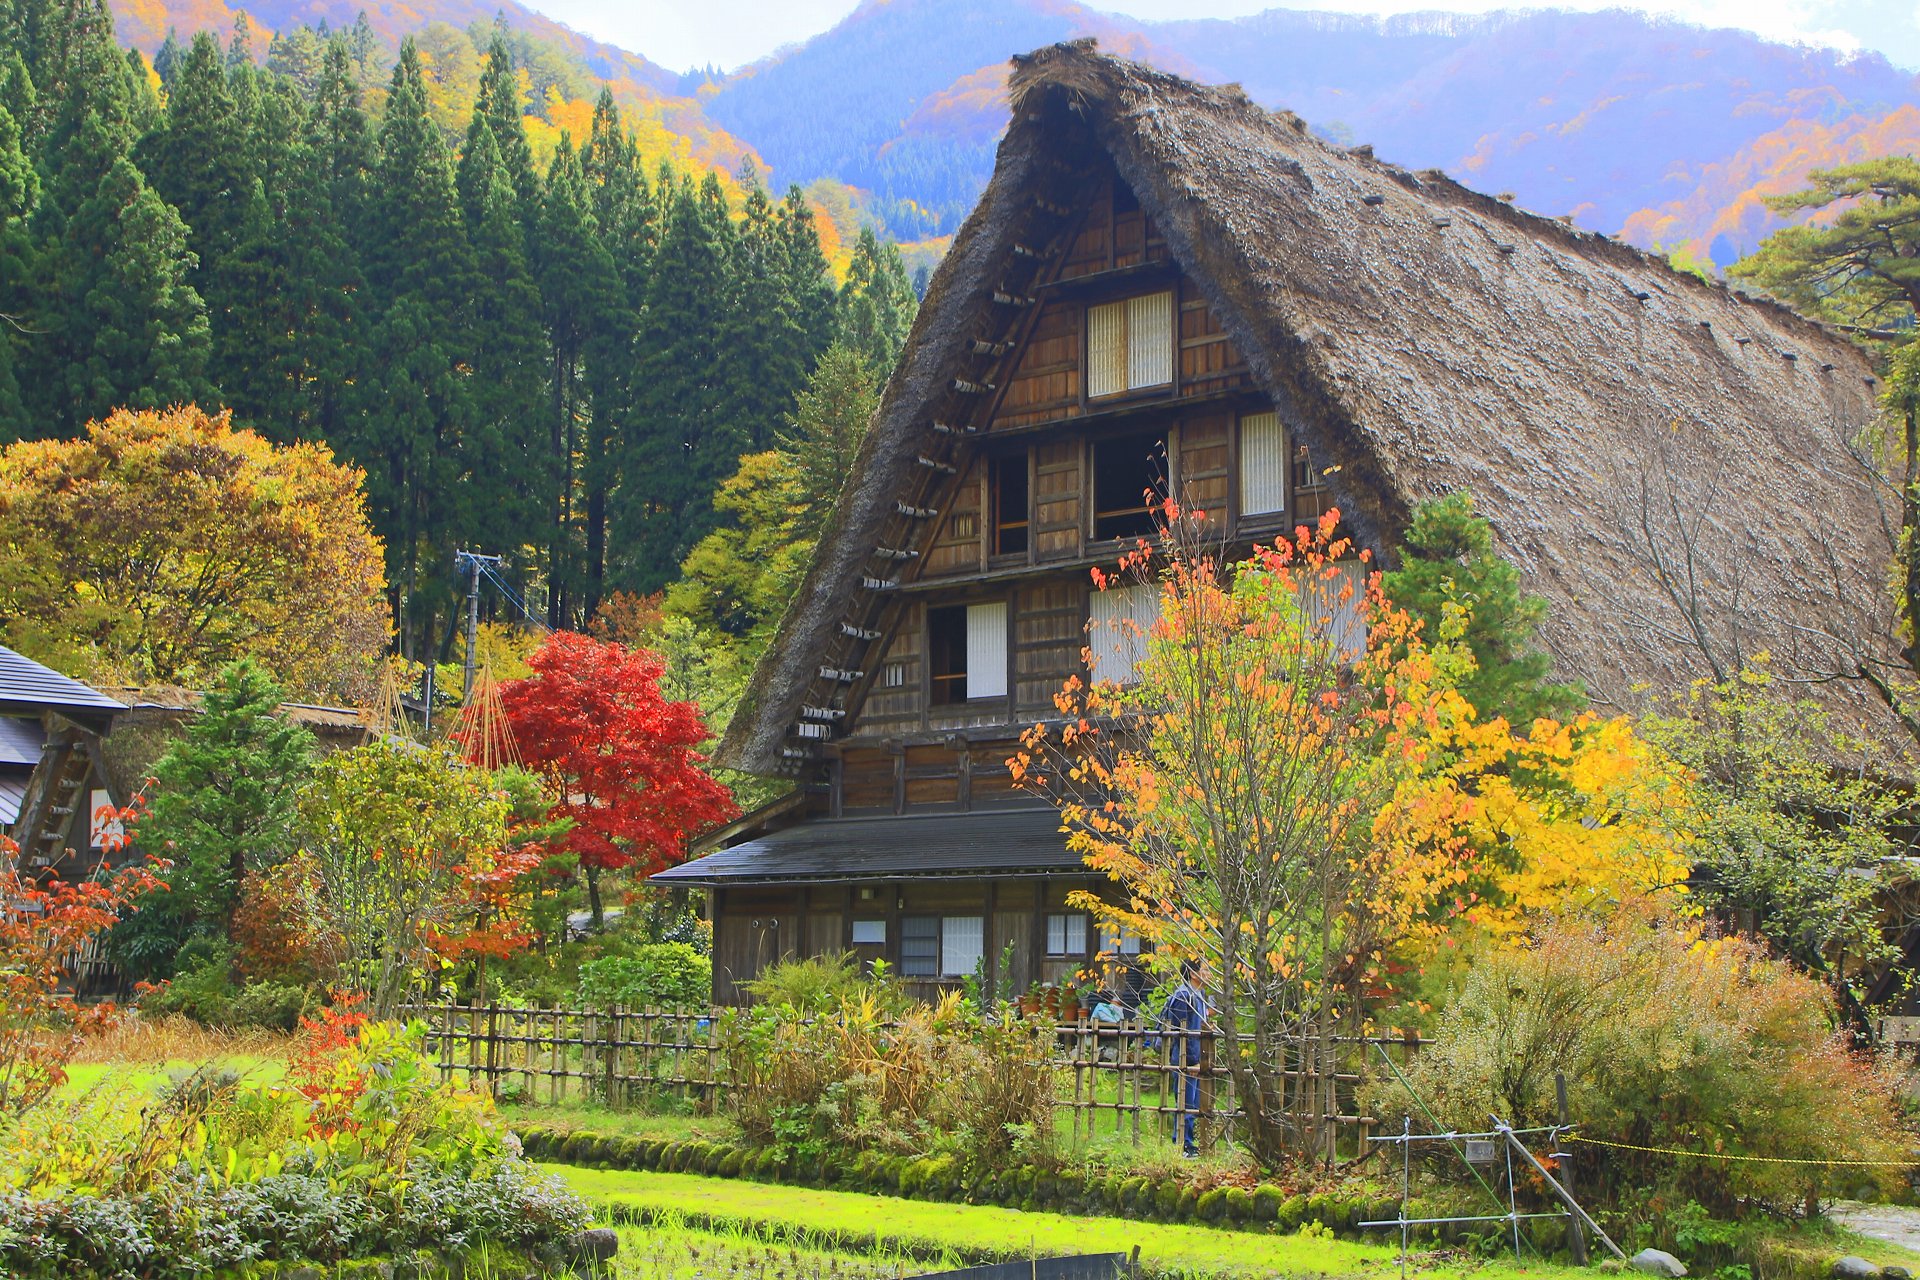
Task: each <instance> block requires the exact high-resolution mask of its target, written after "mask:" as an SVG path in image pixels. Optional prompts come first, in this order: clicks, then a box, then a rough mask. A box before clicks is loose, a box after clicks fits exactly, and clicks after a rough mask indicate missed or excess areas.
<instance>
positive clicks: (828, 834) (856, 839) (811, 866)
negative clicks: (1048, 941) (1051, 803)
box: [653, 809, 1082, 884]
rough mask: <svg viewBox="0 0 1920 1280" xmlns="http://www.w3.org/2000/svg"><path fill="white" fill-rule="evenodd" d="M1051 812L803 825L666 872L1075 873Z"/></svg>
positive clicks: (783, 876) (789, 876) (689, 878)
mask: <svg viewBox="0 0 1920 1280" xmlns="http://www.w3.org/2000/svg"><path fill="white" fill-rule="evenodd" d="M1081 865H1082V863H1081V861H1080V856H1079V855H1078V854H1074V853H1069V852H1067V840H1066V837H1065V836H1063V835H1061V834H1060V815H1059V814H1058V813H1056V812H1054V811H1053V810H1052V809H1013V810H1005V811H1001V812H975V813H933V814H916V815H914V816H912V817H903V818H896V817H885V818H828V819H821V820H819V821H815V822H803V823H800V824H799V825H797V826H792V827H787V828H786V829H784V830H781V831H775V832H773V833H771V834H769V835H765V836H762V837H760V838H759V839H758V840H749V841H746V842H745V843H744V844H736V845H734V846H733V847H732V848H730V849H722V850H720V851H718V852H717V853H710V854H708V855H707V856H706V857H704V858H695V859H694V860H693V861H691V862H687V863H683V864H681V865H680V866H677V867H670V868H668V869H667V870H665V871H660V872H656V873H655V874H654V876H653V878H654V879H655V880H666V881H670V882H672V883H676V884H752V883H755V882H764V881H781V880H785V881H815V882H818V881H823V880H869V879H883V878H887V877H891V876H918V875H965V874H967V873H970V872H971V873H974V874H978V875H1000V874H1005V873H1009V872H1023V871H1071V870H1076V869H1078V868H1080V867H1081Z"/></svg>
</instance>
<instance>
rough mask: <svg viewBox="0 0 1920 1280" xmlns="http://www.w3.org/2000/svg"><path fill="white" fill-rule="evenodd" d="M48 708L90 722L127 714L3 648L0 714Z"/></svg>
mask: <svg viewBox="0 0 1920 1280" xmlns="http://www.w3.org/2000/svg"><path fill="white" fill-rule="evenodd" d="M47 708H51V709H53V710H55V711H59V712H63V713H65V714H67V715H71V716H73V717H75V718H76V719H87V720H93V719H98V718H99V717H102V716H112V715H117V714H118V713H120V712H122V711H125V710H126V707H125V706H123V705H122V704H120V703H118V702H115V701H114V700H113V699H112V698H109V697H108V696H107V695H106V694H104V693H101V692H100V691H99V690H97V689H94V688H92V687H90V686H88V685H84V684H81V683H80V682H79V681H78V680H75V679H73V678H72V677H70V676H63V675H61V674H60V673H59V672H58V671H55V670H54V669H53V668H52V667H49V666H44V665H42V664H41V663H38V662H35V661H34V660H33V659H32V658H29V657H27V656H25V655H24V654H19V653H15V652H14V651H13V650H12V649H9V648H7V647H6V646H5V645H0V711H14V712H20V711H39V710H44V709H47Z"/></svg>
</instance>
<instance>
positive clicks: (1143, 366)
mask: <svg viewBox="0 0 1920 1280" xmlns="http://www.w3.org/2000/svg"><path fill="white" fill-rule="evenodd" d="M1172 381H1173V292H1172V290H1163V291H1161V292H1159V293H1149V294H1145V295H1142V296H1141V297H1137V298H1123V299H1121V300H1120V301H1118V302H1102V303H1099V304H1097V305H1095V306H1091V307H1088V308H1087V396H1088V398H1089V399H1095V398H1098V397H1100V396H1115V395H1119V394H1121V393H1122V392H1126V391H1137V390H1139V389H1141V388H1143V387H1160V386H1166V385H1167V384H1169V383H1171V382H1172Z"/></svg>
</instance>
